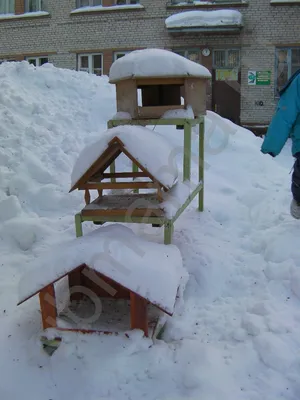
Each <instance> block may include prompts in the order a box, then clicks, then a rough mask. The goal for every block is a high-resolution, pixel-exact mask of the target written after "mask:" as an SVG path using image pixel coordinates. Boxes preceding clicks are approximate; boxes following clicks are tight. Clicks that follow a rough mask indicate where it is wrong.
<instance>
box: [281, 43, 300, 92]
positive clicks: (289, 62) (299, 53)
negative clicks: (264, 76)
mask: <svg viewBox="0 0 300 400" xmlns="http://www.w3.org/2000/svg"><path fill="white" fill-rule="evenodd" d="M275 58H276V78H275V95H276V96H278V94H279V91H280V90H281V89H282V88H283V86H284V85H285V84H286V82H287V81H288V80H289V79H290V77H291V76H292V75H293V74H294V73H295V72H296V71H297V70H298V69H300V47H294V48H278V49H276V56H275Z"/></svg>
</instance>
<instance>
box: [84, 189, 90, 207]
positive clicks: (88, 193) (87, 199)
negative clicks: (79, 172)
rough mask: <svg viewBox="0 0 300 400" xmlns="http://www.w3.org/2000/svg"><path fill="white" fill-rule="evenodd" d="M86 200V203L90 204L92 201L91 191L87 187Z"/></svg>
mask: <svg viewBox="0 0 300 400" xmlns="http://www.w3.org/2000/svg"><path fill="white" fill-rule="evenodd" d="M84 200H85V204H86V205H88V204H90V202H91V195H90V191H89V190H88V189H85V193H84Z"/></svg>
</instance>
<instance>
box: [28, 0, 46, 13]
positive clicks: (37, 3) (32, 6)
mask: <svg viewBox="0 0 300 400" xmlns="http://www.w3.org/2000/svg"><path fill="white" fill-rule="evenodd" d="M38 11H45V0H25V12H38Z"/></svg>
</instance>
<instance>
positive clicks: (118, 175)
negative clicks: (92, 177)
mask: <svg viewBox="0 0 300 400" xmlns="http://www.w3.org/2000/svg"><path fill="white" fill-rule="evenodd" d="M102 178H103V179H110V178H148V175H147V174H145V172H115V173H112V174H111V173H104V174H102Z"/></svg>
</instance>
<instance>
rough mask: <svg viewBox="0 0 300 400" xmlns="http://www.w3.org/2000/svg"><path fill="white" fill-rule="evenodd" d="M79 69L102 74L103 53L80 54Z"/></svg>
mask: <svg viewBox="0 0 300 400" xmlns="http://www.w3.org/2000/svg"><path fill="white" fill-rule="evenodd" d="M78 70H79V71H84V72H88V73H89V74H95V75H99V76H101V75H102V71H103V56H102V54H79V55H78Z"/></svg>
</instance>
